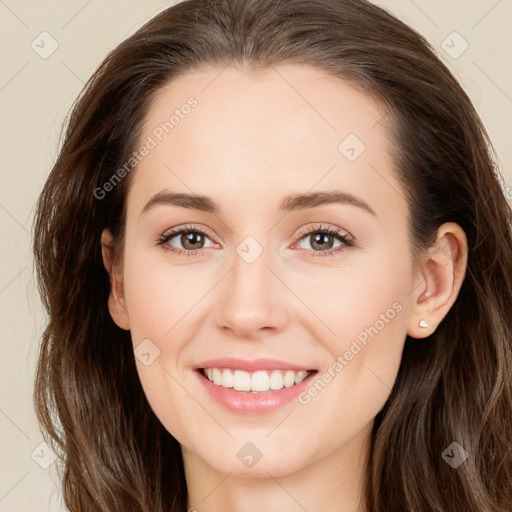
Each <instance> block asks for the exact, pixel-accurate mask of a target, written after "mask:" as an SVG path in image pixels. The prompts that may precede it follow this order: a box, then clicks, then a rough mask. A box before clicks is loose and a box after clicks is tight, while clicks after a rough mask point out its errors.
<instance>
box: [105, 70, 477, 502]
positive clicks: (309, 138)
mask: <svg viewBox="0 0 512 512" xmlns="http://www.w3.org/2000/svg"><path fill="white" fill-rule="evenodd" d="M223 69H224V68H223V67H211V68H204V69H200V70H199V69H198V70H195V71H194V72H190V73H189V74H187V75H185V76H182V77H180V78H178V79H176V80H174V81H172V82H171V83H169V84H168V85H167V86H165V87H164V88H163V89H161V90H160V91H159V93H158V95H157V96H156V97H155V98H154V101H153V103H152V105H151V109H150V110H149V112H148V115H147V117H146V119H145V122H144V126H143V134H142V137H141V140H144V139H145V138H146V137H147V136H148V135H151V133H152V131H153V130H154V129H155V127H157V126H158V125H159V124H160V123H161V122H162V121H164V120H166V119H168V118H169V115H170V114H169V113H172V112H173V111H174V110H175V109H176V108H178V107H179V106H180V105H183V104H184V103H186V101H187V98H189V97H190V96H194V97H195V98H196V99H197V101H198V105H197V106H196V107H195V108H194V109H193V110H192V111H191V112H190V114H188V115H187V116H185V117H184V118H183V119H180V122H179V124H178V125H177V126H175V128H174V129H173V130H172V131H171V132H170V133H169V134H167V135H166V136H165V137H164V138H163V140H162V141H161V142H159V143H158V145H157V146H156V147H155V148H153V149H151V151H150V152H149V154H148V155H147V156H146V157H145V158H144V159H143V160H142V161H141V162H140V163H139V164H138V166H137V168H136V170H135V171H132V172H134V173H135V174H134V175H133V176H132V178H133V181H132V184H131V187H130V189H129V193H128V198H127V224H126V237H125V247H124V251H123V255H122V257H121V259H119V260H116V259H115V258H114V257H113V256H112V254H111V253H110V252H109V250H108V249H107V244H108V243H109V242H110V241H111V235H110V233H109V231H108V230H105V231H104V232H103V236H102V244H103V257H104V263H105V267H106V269H107V270H108V272H109V274H110V277H111V289H112V291H111V295H110V298H109V310H110V313H111V315H112V318H113V319H114V321H115V322H116V323H117V325H118V326H119V327H121V328H123V329H130V331H131V336H132V341H133V346H134V348H136V347H137V346H138V345H139V344H140V343H141V342H142V341H143V340H145V339H148V338H149V339H150V340H151V342H152V343H153V344H154V346H156V347H158V349H159V350H160V355H159V356H158V357H157V358H156V359H155V360H154V361H153V362H152V363H151V364H150V365H148V366H145V365H144V364H142V363H141V361H140V360H138V359H136V364H137V369H138V372H139V376H140V379H141V382H142V385H143V388H144V391H145V393H146V395H147V398H148V400H149V403H150V404H151V406H152V408H153V410H154V411H155V413H156V415H157V416H158V418H159V419H160V421H161V422H162V424H163V425H164V426H165V427H166V429H167V430H168V431H169V432H170V433H171V434H172V435H173V436H174V437H175V438H176V439H177V440H178V441H179V442H180V444H181V446H182V451H183V457H184V464H185V472H186V477H187V485H188V490H189V507H190V508H194V509H195V510H197V511H199V512H203V511H208V512H217V511H219V512H220V511H223V512H225V511H226V510H229V511H235V510H237V511H241V510H243V511H244V512H252V511H260V510H268V511H282V510H287V511H303V510H304V509H306V510H308V511H309V512H315V511H320V510H322V511H323V512H325V511H334V510H336V511H338V512H339V511H342V512H356V511H358V512H363V511H364V510H365V508H364V506H363V504H361V503H360V499H361V492H362V491H361V489H362V483H363V471H364V467H363V464H364V459H365V456H366V454H367V450H368V443H369V440H370V432H371V428H372V425H373V421H374V418H375V416H376V414H377V413H378V411H379V410H380V409H381V408H382V407H383V405H384V403H385V402H386V400H387V398H388V396H389V394H390V391H391V388H392V386H393V384H394V382H395V379H396V376H397V372H398V369H399V364H400V357H401V353H402V349H403V345H404V341H405V337H406V335H407V334H408V335H410V336H411V337H414V338H418V341H417V342H418V343H422V342H424V341H422V340H421V339H420V338H424V337H426V336H428V335H430V334H431V333H432V332H433V331H434V330H435V328H436V326H437V325H438V324H439V323H440V322H441V321H442V319H443V318H444V316H445V315H446V314H447V312H448V311H449V309H450V307H451V306H452V305H453V303H454V302H455V299H456V297H457V294H458V292H459V290H460V286H461V284H462V281H463V278H464V273H465V270H466V263H467V241H466V237H465V234H464V232H463V230H462V229H461V228H460V227H459V226H458V225H457V224H454V223H446V224H443V225H442V226H441V227H440V228H439V232H438V239H437V243H436V244H435V245H434V246H433V248H431V249H430V250H429V251H427V252H425V254H424V255H423V256H422V258H421V261H420V265H419V267H418V268H415V267H414V266H413V260H412V254H411V248H410V243H409V240H408V238H407V226H408V210H407V205H406V201H405V197H404V194H405V192H404V191H403V190H402V189H401V187H400V184H399V183H398V181H397V179H396V178H395V175H394V169H393V160H392V149H393V142H392V140H391V137H390V134H389V131H388V129H387V128H386V126H385V123H384V117H383V116H384V110H383V108H382V107H381V106H380V105H379V104H378V103H377V102H376V101H374V100H372V99H371V98H369V97H368V96H367V95H365V94H364V93H362V92H360V91H359V90H357V89H355V88H354V87H353V86H351V85H350V84H349V83H347V82H346V81H343V80H340V79H335V78H332V77H329V76H327V75H326V74H325V73H323V72H322V71H320V70H318V69H314V68H310V67H308V66H304V65H291V64H287V65H280V66H276V67H273V68H269V69H266V70H263V71H261V70H259V71H254V70H251V69H249V68H235V67H228V68H227V69H224V70H223ZM351 133H352V134H356V135H357V137H358V138H359V139H360V140H361V141H363V142H364V144H365V146H366V149H365V150H364V152H363V153H361V154H360V156H359V157H358V158H357V159H355V160H354V161H349V160H348V159H347V158H346V157H345V156H344V154H342V152H340V150H339V149H338V146H339V144H340V142H341V141H342V140H343V139H344V138H345V137H346V136H347V135H348V134H351ZM163 189H168V190H170V191H173V192H183V193H196V194H201V195H206V196H209V197H211V198H212V199H214V200H215V201H217V202H218V204H219V206H220V208H221V212H220V213H219V214H217V215H215V214H212V213H207V212H202V211H198V210H192V209H187V208H183V207H179V206H175V205H169V204H167V205H157V206H155V207H153V208H151V209H149V210H148V211H147V212H146V213H144V214H142V215H141V211H142V209H143V207H144V205H145V204H146V203H147V202H148V201H149V199H150V198H151V197H152V196H153V195H154V194H156V193H157V192H159V191H161V190H163ZM332 190H343V191H345V192H349V193H351V194H354V195H355V196H357V197H359V198H360V199H362V200H363V201H364V202H366V203H367V204H368V205H369V206H370V207H371V209H372V210H373V211H374V212H375V215H372V214H371V213H369V212H367V211H365V210H364V209H363V208H360V207H358V206H355V205H353V204H340V203H337V204H327V205H321V206H316V207H313V208H307V209H302V210H297V211H292V212H289V213H287V214H286V215H284V214H282V213H280V212H279V211H278V207H279V204H280V202H281V200H282V199H283V197H285V196H287V195H289V194H294V193H306V192H318V191H332ZM320 224H321V225H322V226H328V227H335V228H339V229H340V231H341V233H342V234H349V235H350V236H351V238H352V239H353V240H354V245H353V246H351V247H344V248H343V250H341V251H339V252H336V253H332V255H331V256H325V255H324V256H322V255H320V256H319V255H318V253H319V252H324V253H325V252H329V251H334V250H336V249H337V248H339V247H340V246H343V243H342V242H341V241H340V240H339V239H336V238H332V239H328V240H327V242H325V243H326V245H324V246H321V247H320V248H318V246H315V236H314V235H315V233H316V232H315V228H316V229H318V227H319V226H320ZM185 225H187V226H188V225H194V227H195V228H199V229H201V230H203V231H205V232H206V235H207V238H206V239H205V240H204V243H203V244H202V245H201V243H200V242H199V244H198V243H197V242H196V246H198V247H202V248H200V249H199V250H198V251H197V253H196V254H195V255H193V256H187V255H181V254H173V253H172V252H170V251H166V250H165V249H164V247H163V246H159V245H157V244H156V242H155V239H156V238H157V237H158V236H160V235H162V234H165V233H166V232H168V231H169V230H170V228H173V227H181V226H185ZM305 229H308V230H309V229H311V233H310V235H306V236H305V235H301V234H300V233H301V231H303V230H305ZM248 236H251V237H253V238H254V239H255V240H256V241H257V242H258V243H259V244H260V246H261V247H262V248H263V253H262V254H261V255H260V256H259V257H258V258H256V260H255V261H254V262H252V263H250V264H249V263H247V261H245V260H244V259H243V258H242V257H240V256H239V255H238V253H237V252H236V249H237V247H238V246H239V244H241V242H242V241H243V240H244V239H245V238H246V237H248ZM183 242H184V239H183V238H182V237H181V236H180V235H178V236H176V237H175V238H173V240H172V242H171V241H169V242H168V243H167V246H170V245H172V246H174V247H176V248H181V249H182V250H186V248H184V245H182V244H183ZM185 243H186V240H185ZM187 247H190V246H187ZM188 250H189V251H190V250H191V249H190V248H189V249H188ZM315 255H316V256H315ZM397 303H398V304H399V305H400V306H401V308H400V311H399V312H397V313H396V315H394V318H393V319H392V320H389V321H388V322H386V323H385V325H384V327H383V328H381V329H380V330H378V334H377V335H375V336H374V337H372V338H369V339H368V343H367V344H366V345H364V346H362V349H361V350H360V351H359V352H358V353H357V354H356V355H354V357H353V358H352V360H350V361H348V363H347V364H346V365H345V366H344V368H343V370H342V371H340V372H338V373H337V374H336V376H335V377H334V378H332V379H331V381H330V382H329V383H328V384H327V385H326V386H325V387H324V388H323V389H322V390H321V392H319V393H318V394H317V395H316V396H314V397H313V398H311V400H310V402H309V403H308V404H301V403H299V402H298V401H297V400H293V401H292V402H291V403H289V404H287V405H285V406H284V407H281V408H279V409H277V410H276V411H273V412H271V413H266V414H261V415H256V416H246V415H240V414H237V413H235V412H232V411H229V410H226V409H224V408H223V407H222V406H221V405H219V404H217V403H216V402H214V401H212V400H211V399H210V398H209V396H208V395H207V393H206V392H205V390H204V389H203V388H202V386H201V385H200V382H198V379H197V376H196V375H195V374H194V371H193V370H192V367H193V365H195V364H197V363H199V362H201V361H204V360H206V359H210V358H214V357H223V356H234V357H240V358H244V359H255V358H260V357H264V358H276V359H282V360H285V361H289V362H292V363H297V364H303V365H306V366H307V367H311V368H317V369H319V373H320V374H321V373H322V372H325V371H328V369H329V368H330V367H332V366H333V363H334V362H335V360H336V358H337V357H338V356H339V355H343V354H344V353H346V351H347V350H349V349H350V346H351V343H352V342H353V340H354V339H356V337H357V335H358V334H360V333H361V332H362V331H364V329H365V327H369V326H373V325H375V324H376V321H377V320H379V318H381V316H380V315H382V314H385V312H386V311H387V310H389V309H390V308H392V305H393V304H395V305H396V304H397ZM421 319H426V320H427V321H428V323H429V324H430V326H429V327H428V328H422V327H420V326H419V321H420V320H421ZM360 345H361V344H360ZM331 371H332V370H331ZM247 442H252V443H253V444H254V445H256V446H257V448H258V449H259V451H260V452H261V454H262V457H261V459H260V460H259V461H258V462H257V463H256V464H255V465H254V466H252V467H251V468H247V467H246V466H245V465H244V464H242V463H241V461H240V460H239V459H238V457H237V452H238V450H240V448H242V446H244V445H245V444H246V443H247Z"/></svg>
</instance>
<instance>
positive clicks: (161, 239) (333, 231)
mask: <svg viewBox="0 0 512 512" xmlns="http://www.w3.org/2000/svg"><path fill="white" fill-rule="evenodd" d="M185 232H193V233H199V234H200V235H202V236H205V237H208V233H206V232H205V231H203V230H202V229H198V228H196V227H195V226H184V227H182V228H179V229H176V230H173V231H171V232H169V233H166V234H163V235H160V236H158V237H157V239H156V240H155V242H156V244H157V245H160V246H162V247H163V249H164V250H166V251H170V252H172V253H175V254H178V255H185V256H194V255H195V254H196V253H197V252H198V251H200V250H201V249H192V250H190V251H189V250H185V249H180V248H176V247H172V246H170V245H169V246H167V245H166V244H167V242H169V241H170V240H172V239H173V238H174V237H176V236H177V235H181V234H182V233H185ZM313 233H317V234H325V235H330V236H332V237H334V238H338V239H339V240H340V241H341V242H342V245H340V246H339V247H337V248H336V249H329V250H326V251H312V250H310V249H299V251H301V252H303V251H305V252H306V253H313V254H309V256H311V257H313V258H316V257H326V256H335V255H336V254H338V253H339V252H340V251H343V250H344V249H345V248H346V247H352V246H353V245H354V241H353V240H352V239H351V238H350V237H348V236H346V235H343V234H342V231H341V230H340V229H338V228H332V227H328V226H326V227H323V226H321V225H320V226H319V227H316V228H313V229H306V230H303V231H301V232H300V233H299V234H300V235H301V236H300V238H299V240H298V241H297V242H300V241H301V240H302V239H303V238H305V237H306V236H308V235H311V234H313ZM208 238H209V237H208ZM315 253H316V254H315Z"/></svg>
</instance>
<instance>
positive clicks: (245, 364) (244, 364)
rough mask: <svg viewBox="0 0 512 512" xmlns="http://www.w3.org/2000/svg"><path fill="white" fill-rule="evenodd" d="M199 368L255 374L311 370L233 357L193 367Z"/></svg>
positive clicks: (272, 360)
mask: <svg viewBox="0 0 512 512" xmlns="http://www.w3.org/2000/svg"><path fill="white" fill-rule="evenodd" d="M199 368H230V369H231V370H244V371H246V372H256V371H258V370H293V371H295V372H300V371H301V370H313V368H311V367H307V366H300V365H297V364H292V363H287V362H286V361H279V360H277V359H252V360H244V359H237V358H235V357H221V358H218V359H209V360H208V361H204V362H202V363H199V364H197V365H195V366H194V369H196V370H197V369H199Z"/></svg>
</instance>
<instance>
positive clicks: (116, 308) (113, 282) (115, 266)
mask: <svg viewBox="0 0 512 512" xmlns="http://www.w3.org/2000/svg"><path fill="white" fill-rule="evenodd" d="M112 242H113V238H112V234H111V233H110V230H109V229H107V228H105V229H104V230H103V232H102V233H101V254H102V257H103V265H104V266H105V269H106V270H107V272H108V275H109V277H110V295H109V297H108V310H109V311H110V316H111V317H112V320H114V322H115V323H116V324H117V326H118V327H120V328H121V329H125V330H129V329H130V323H129V319H128V312H127V310H126V301H125V297H124V283H123V273H122V269H121V268H120V266H121V265H120V262H118V261H117V260H116V259H115V257H114V251H113V244H112Z"/></svg>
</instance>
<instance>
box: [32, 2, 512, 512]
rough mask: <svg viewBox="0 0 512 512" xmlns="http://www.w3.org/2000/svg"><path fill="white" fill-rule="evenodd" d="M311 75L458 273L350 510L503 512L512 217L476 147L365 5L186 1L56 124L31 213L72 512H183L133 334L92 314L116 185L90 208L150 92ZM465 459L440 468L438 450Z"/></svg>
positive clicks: (456, 101) (48, 420)
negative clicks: (454, 244) (355, 113)
mask: <svg viewBox="0 0 512 512" xmlns="http://www.w3.org/2000/svg"><path fill="white" fill-rule="evenodd" d="M285 62H287V63H296V64H309V65H313V66H316V67H317V68H319V69H322V70H326V71H328V72H329V73H331V74H332V75H333V76H336V77H341V78H343V79H345V80H348V81H349V82H351V83H352V84H354V85H356V86H358V87H360V88H362V89H363V90H364V91H366V92H367V93H368V94H370V95H372V96H374V97H377V98H378V99H379V100H380V101H381V103H382V104H383V105H384V106H385V107H386V108H387V110H388V112H389V115H390V118H391V120H392V126H393V133H394V138H395V145H394V148H395V155H394V156H395V163H396V173H397V176H398V177H399V179H400V182H401V183H402V184H403V188H404V190H405V191H406V197H407V200H408V204H409V211H410V221H409V227H410V238H411V241H412V247H411V249H412V250H413V251H414V253H415V254H416V253H417V252H418V251H421V250H424V249H426V248H428V247H429V246H430V245H431V244H432V242H433V241H434V239H435V235H436V231H437V228H438V227H439V226H440V225H441V224H442V223H443V222H447V221H454V222H457V223H458V224H459V225H460V226H461V227H462V228H463V229H464V231H465V233H466V235H467V240H468V245H469V254H468V269H467V272H466V277H465V279H464V282H463V284H462V288H461V290H460V293H459V296H458V298H457V300H456V302H455V304H454V305H453V307H452V308H451V309H450V311H449V313H448V314H447V316H446V317H445V319H444V320H443V322H442V323H441V324H440V325H439V327H438V328H437V329H436V331H435V332H434V333H433V334H432V335H431V336H429V337H428V338H427V339H424V340H421V341H419V340H411V339H409V338H407V339H406V342H405V348H404V351H403V359H402V362H401V367H400V370H399V374H398V378H397V380H396V383H395V386H394V388H393V390H392V393H391V395H390V397H389V399H388V401H387V402H386V404H385V406H384V408H383V409H382V410H381V411H380V412H379V414H378V415H377V417H376V418H375V422H374V431H373V437H372V443H371V450H370V453H371V457H370V458H369V460H368V467H367V474H366V486H365V495H364V499H365V501H366V504H367V507H368V510H369V511H371V512H400V511H404V512H405V511H414V512H426V511H437V512H454V511H459V510H464V511H480V512H483V511H485V512H510V511H511V510H512V448H511V439H510V437H511V433H512V353H511V348H512V346H511V339H512V315H511V313H512V234H511V225H512V212H511V209H510V206H509V205H508V203H507V201H506V198H505V195H504V192H503V190H502V187H501V184H500V180H503V177H502V176H501V175H500V171H499V170H498V168H497V164H496V158H495V155H494V152H493V150H492V146H491V144H490V142H489V139H488V135H487V133H486V131H485V129H484V127H483V126H482V123H481V121H480V119H479V117H478V115H477V113H476V112H475V109H474V107H473V106H472V104H471V102H470V100H469V98H468V97H467V95H466V94H465V92H464V91H463V89H462V88H461V86H460V85H459V84H458V83H457V81H456V80H455V79H454V78H453V76H452V74H451V73H450V72H449V70H448V69H447V68H446V66H445V65H444V64H442V62H441V61H440V60H439V59H438V58H437V57H436V55H435V52H434V51H433V49H432V48H431V47H430V45H429V44H428V42H427V41H425V39H423V38H422V37H421V36H420V35H419V34H417V33H416V32H415V31H413V30H412V29H411V28H409V27H407V26H406V25H404V24H403V23H402V22H400V21H399V20H397V19H396V18H395V17H393V16H392V15H390V14H389V13H387V12H386V11H385V10H383V9H381V8H379V7H377V6H375V5H373V4H371V3H369V2H367V1H365V0H293V1H291V0H281V1H279V0H187V1H184V2H181V3H179V4H177V5H175V6H172V7H170V8H168V9H166V10H164V11H163V12H161V13H160V14H158V15H157V16H156V17H154V18H153V19H151V20H150V21H149V22H148V23H146V24H145V25H144V26H143V27H142V28H140V29H139V30H138V31H137V32H136V33H135V34H133V35H132V36H131V37H129V38H128V39H126V40H124V41H123V42H122V43H121V44H119V46H117V47H116V48H115V49H114V50H113V51H112V52H110V53H109V55H108V56H107V57H106V58H105V60H104V61H103V62H102V63H101V65H100V66H99V68H98V69H97V71H96V72H95V73H94V74H93V76H92V77H91V78H90V79H89V81H88V82H87V84H86V85H85V87H84V89H83V91H82V93H81V94H80V96H79V98H78V99H77V101H76V102H75V104H74V106H73V109H72V111H71V114H70V116H69V118H68V120H67V126H66V131H65V135H64V139H63V142H62V145H61V149H60V153H59V155H58V158H57V161H56V162H55V165H54V167H53V169H52V171H51V173H50V175H49V177H48V180H47V182H46V184H45V186H44V189H43V191H42V193H41V196H40V199H39V202H38V205H37V212H36V220H35V235H34V253H35V263H36V270H37V277H38V282H39V290H40V294H41V297H42V301H43V303H44V306H45V308H46V310H47V312H48V315H49V321H48V325H47V327H46V329H45V331H44V333H43V336H42V343H41V347H40V355H39V362H38V367H37V373H36V380H35V391H34V401H35V407H36V410H37V414H38V419H39V421H40V423H41V426H42V428H43V434H44V435H45V438H46V440H47V441H48V442H49V443H50V444H51V445H52V446H53V447H54V449H55V451H56V452H57V453H58V454H59V455H60V458H61V461H62V483H63V497H64V501H65V503H66V505H67V507H68V508H69V509H70V510H71V511H73V512H79V511H80V512H94V511H101V512H114V511H127V510H129V511H130V512H134V511H141V512H142V511H143V512H150V511H151V512H164V511H165V512H169V511H172V512H178V511H179V512H182V511H184V510H185V509H186V505H187V488H186V481H185V477H184V471H183V460H182V457H181V451H180V446H179V444H178V442H177V441H176V440H175V439H174V438H173V437H172V436H171V435H170V434H169V433H168V432H167V431H166V430H165V428H164V427H163V426H162V424H161V423H160V422H159V420H158V419H157V418H156V416H155V414H154V413H153V412H152V410H151V408H150V406H149V404H148V402H147V400H146V397H145V395H144V392H143V389H142V387H141V384H140V381H139V378H138V375H137V370H136V366H135V362H134V354H133V347H132V344H131V340H130V333H129V332H128V331H123V330H121V329H120V328H118V327H117V326H116V325H115V324H114V322H113V321H112V319H111V317H110V315H109V312H108V309H107V297H108V295H109V287H110V284H109V277H108V274H107V272H106V271H105V269H104V266H103V262H102V256H101V246H100V235H101V232H102V230H103V229H104V228H105V227H109V228H110V230H111V232H112V233H113V235H114V239H115V243H116V246H115V249H116V250H117V251H120V250H121V248H122V242H123V229H124V222H125V198H126V193H127V190H128V187H129V184H130V181H131V177H132V175H133V172H136V171H135V170H134V171H132V172H129V173H127V175H126V176H125V177H124V178H123V179H122V180H120V182H119V184H117V186H115V187H113V190H111V191H109V192H108V193H107V194H104V197H99V194H98V193H95V191H97V190H98V189H99V188H101V187H102V186H103V185H104V184H105V183H106V182H107V181H108V180H109V179H111V177H112V176H113V175H114V173H115V172H116V170H118V169H119V168H120V167H121V166H122V165H123V164H124V163H125V162H127V161H128V160H129V158H130V155H131V154H132V153H133V151H134V150H135V149H136V148H137V147H138V146H137V144H138V137H139V136H140V128H141V124H142V121H143V119H144V116H145V114H146V113H147V110H148V105H149V102H150V100H151V98H152V97H153V95H154V94H155V93H156V92H157V91H158V90H159V89H160V88H161V87H162V86H163V85H166V84H167V83H168V82H169V81H170V80H172V79H173V78H175V77H177V76H180V75H181V74H183V73H186V72H188V71H190V70H192V69H194V68H197V67H198V66H203V65H216V66H219V69H220V66H223V65H225V64H228V63H231V64H235V65H236V64H246V63H247V64H249V65H251V66H254V67H256V66H260V67H267V66H271V65H274V64H278V63H285ZM454 442H456V443H458V444H459V445H460V446H461V447H463V448H464V450H466V452H467V453H468V458H467V460H466V461H465V462H464V463H462V464H461V465H460V466H459V467H458V468H457V469H455V468H453V467H451V465H449V464H447V463H446V462H445V460H443V457H442V453H443V451H444V450H445V449H446V448H447V447H449V446H450V445H451V444H452V443H454Z"/></svg>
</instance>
